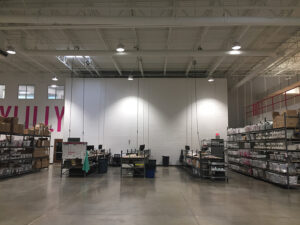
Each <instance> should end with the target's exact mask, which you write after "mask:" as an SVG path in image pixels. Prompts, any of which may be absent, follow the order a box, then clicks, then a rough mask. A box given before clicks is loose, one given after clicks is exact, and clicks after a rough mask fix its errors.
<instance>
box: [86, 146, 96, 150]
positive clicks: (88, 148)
mask: <svg viewBox="0 0 300 225" xmlns="http://www.w3.org/2000/svg"><path fill="white" fill-rule="evenodd" d="M86 150H88V151H90V150H94V145H87V146H86Z"/></svg>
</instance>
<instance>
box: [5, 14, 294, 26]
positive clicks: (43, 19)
mask: <svg viewBox="0 0 300 225" xmlns="http://www.w3.org/2000/svg"><path fill="white" fill-rule="evenodd" d="M0 23H10V24H14V23H15V24H19V25H20V24H35V25H47V24H48V25H89V26H91V25H98V26H100V27H102V28H132V27H143V28H147V27H198V26H299V25H300V18H298V17H293V18H287V17H99V16H44V15H38V16H32V15H0ZM100 27H99V28H100Z"/></svg>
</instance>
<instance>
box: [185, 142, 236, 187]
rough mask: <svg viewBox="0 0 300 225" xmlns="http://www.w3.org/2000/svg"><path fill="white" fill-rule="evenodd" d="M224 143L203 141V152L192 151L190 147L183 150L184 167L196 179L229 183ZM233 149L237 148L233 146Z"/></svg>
mask: <svg viewBox="0 0 300 225" xmlns="http://www.w3.org/2000/svg"><path fill="white" fill-rule="evenodd" d="M204 142H205V143H204ZM223 143H224V141H223V140H222V139H212V140H210V141H206V140H203V144H202V150H201V151H199V150H196V151H194V150H190V148H189V146H188V148H187V147H186V148H185V149H184V150H181V152H182V153H183V160H182V165H183V167H184V168H186V170H187V171H190V172H191V173H192V174H193V175H194V176H196V177H201V178H208V179H211V180H225V181H228V178H227V174H226V168H225V158H224V145H223ZM232 147H233V148H234V147H237V146H234V145H232ZM212 150H213V151H212ZM212 153H213V154H212Z"/></svg>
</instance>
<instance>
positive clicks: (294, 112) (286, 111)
mask: <svg viewBox="0 0 300 225" xmlns="http://www.w3.org/2000/svg"><path fill="white" fill-rule="evenodd" d="M284 113H285V114H286V116H298V112H297V110H284V111H282V113H281V115H282V116H283V115H284Z"/></svg>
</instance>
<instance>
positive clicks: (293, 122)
mask: <svg viewBox="0 0 300 225" xmlns="http://www.w3.org/2000/svg"><path fill="white" fill-rule="evenodd" d="M298 122H299V119H298V118H286V127H287V128H296V127H298ZM273 127H274V128H282V127H285V123H284V116H283V115H281V116H277V117H276V118H275V120H274V122H273Z"/></svg>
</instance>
